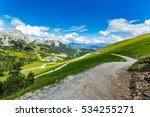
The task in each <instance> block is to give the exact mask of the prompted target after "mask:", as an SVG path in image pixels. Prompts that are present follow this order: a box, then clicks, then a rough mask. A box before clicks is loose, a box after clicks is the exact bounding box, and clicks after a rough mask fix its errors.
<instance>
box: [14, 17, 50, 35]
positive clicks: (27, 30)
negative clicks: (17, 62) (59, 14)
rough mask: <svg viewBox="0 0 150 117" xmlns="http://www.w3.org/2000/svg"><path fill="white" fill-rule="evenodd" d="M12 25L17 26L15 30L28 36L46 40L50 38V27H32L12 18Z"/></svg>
mask: <svg viewBox="0 0 150 117" xmlns="http://www.w3.org/2000/svg"><path fill="white" fill-rule="evenodd" d="M11 24H12V25H13V26H15V29H17V30H20V31H21V32H23V33H24V34H26V35H28V36H33V37H35V38H36V37H38V38H44V37H45V38H46V37H49V33H48V30H49V29H50V28H49V27H45V26H31V25H29V24H25V23H24V22H22V21H21V20H20V19H18V18H12V19H11Z"/></svg>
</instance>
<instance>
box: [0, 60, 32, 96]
mask: <svg viewBox="0 0 150 117" xmlns="http://www.w3.org/2000/svg"><path fill="white" fill-rule="evenodd" d="M33 83H34V73H32V72H30V73H29V74H28V78H27V79H25V75H23V74H21V72H20V65H19V63H17V64H15V65H14V67H13V70H12V71H10V72H9V75H8V78H7V80H6V81H5V82H4V83H3V82H0V96H6V95H10V94H13V93H15V92H17V91H19V90H21V89H24V88H26V87H28V86H29V85H32V84H33Z"/></svg>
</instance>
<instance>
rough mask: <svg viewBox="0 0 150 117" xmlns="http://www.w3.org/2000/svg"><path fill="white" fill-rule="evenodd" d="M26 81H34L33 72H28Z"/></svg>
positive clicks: (31, 82) (30, 82)
mask: <svg viewBox="0 0 150 117" xmlns="http://www.w3.org/2000/svg"><path fill="white" fill-rule="evenodd" d="M28 83H29V84H31V85H32V84H33V83H34V73H33V72H32V71H30V72H29V74H28Z"/></svg>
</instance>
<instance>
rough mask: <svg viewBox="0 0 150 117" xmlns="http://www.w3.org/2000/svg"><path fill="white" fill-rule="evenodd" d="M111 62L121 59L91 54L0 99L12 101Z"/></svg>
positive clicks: (120, 59) (108, 55)
mask: <svg viewBox="0 0 150 117" xmlns="http://www.w3.org/2000/svg"><path fill="white" fill-rule="evenodd" d="M112 61H123V59H122V58H120V57H117V56H114V55H110V54H96V53H91V54H89V55H87V56H85V57H81V58H77V59H76V61H74V62H72V63H70V64H68V65H67V66H65V67H63V68H62V69H60V70H58V71H55V72H53V73H50V74H46V75H44V76H41V77H39V78H37V79H35V83H34V84H33V85H32V86H30V87H27V88H25V89H22V90H21V91H19V92H17V93H15V94H13V95H10V96H7V97H4V98H2V97H1V99H14V98H16V97H20V96H21V95H23V94H25V93H26V92H29V91H32V90H35V89H39V88H41V87H43V86H46V85H50V84H54V83H58V82H59V81H61V80H62V79H64V78H65V77H67V76H69V75H72V74H77V73H80V72H83V71H85V70H87V69H89V68H91V67H94V66H96V65H98V64H102V63H106V62H112Z"/></svg>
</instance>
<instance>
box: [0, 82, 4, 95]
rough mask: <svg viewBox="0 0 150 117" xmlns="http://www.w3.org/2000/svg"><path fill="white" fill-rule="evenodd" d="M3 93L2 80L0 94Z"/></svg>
mask: <svg viewBox="0 0 150 117" xmlns="http://www.w3.org/2000/svg"><path fill="white" fill-rule="evenodd" d="M2 94H3V82H1V81H0V96H1V95H2Z"/></svg>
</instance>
